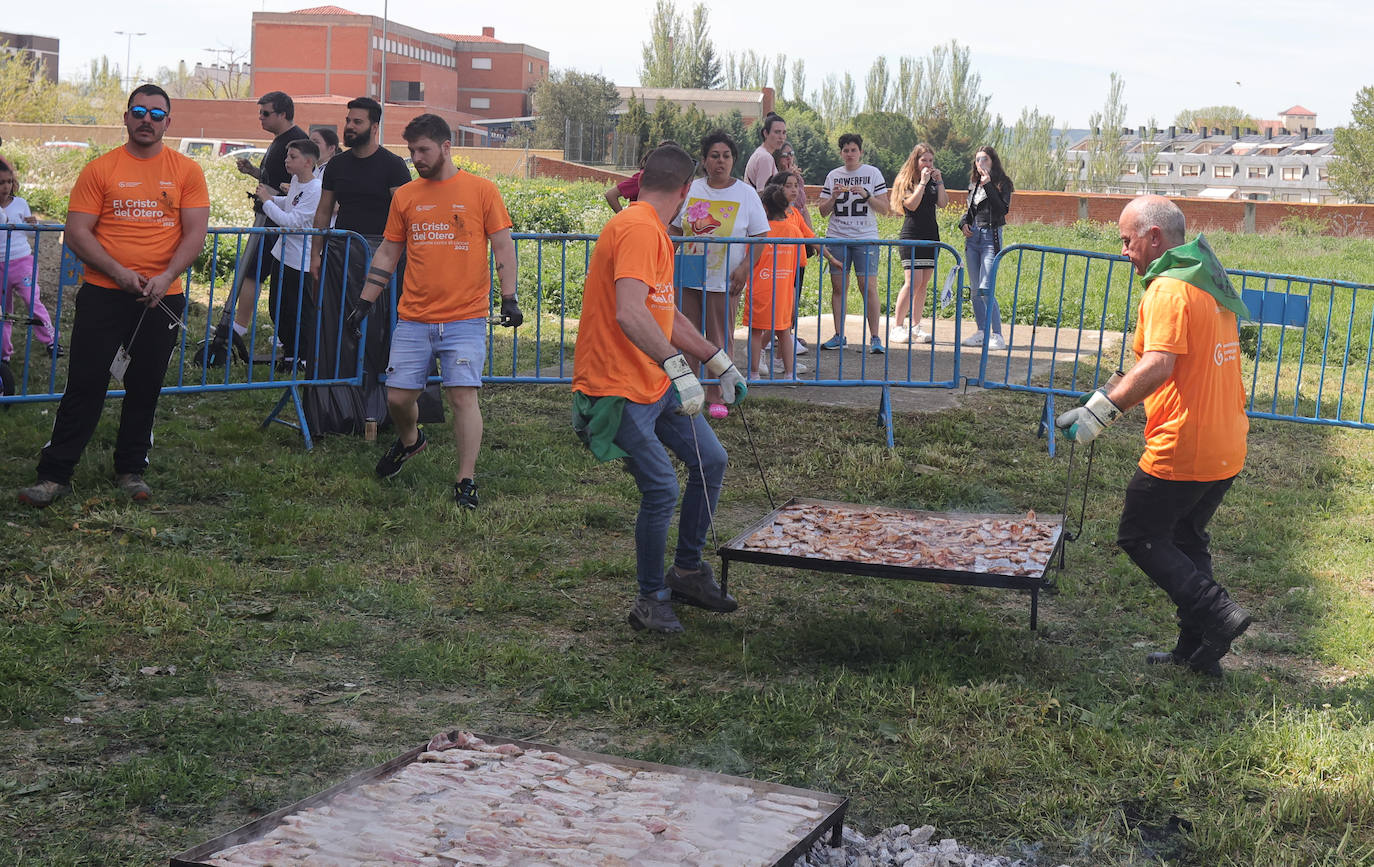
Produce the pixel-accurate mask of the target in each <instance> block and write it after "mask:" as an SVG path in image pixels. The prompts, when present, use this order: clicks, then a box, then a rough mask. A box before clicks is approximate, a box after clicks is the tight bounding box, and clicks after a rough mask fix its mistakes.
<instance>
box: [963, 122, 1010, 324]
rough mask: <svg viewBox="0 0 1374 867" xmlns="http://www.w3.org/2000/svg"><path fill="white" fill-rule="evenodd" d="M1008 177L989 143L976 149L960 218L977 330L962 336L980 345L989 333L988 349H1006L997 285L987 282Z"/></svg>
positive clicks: (1007, 191)
mask: <svg viewBox="0 0 1374 867" xmlns="http://www.w3.org/2000/svg"><path fill="white" fill-rule="evenodd" d="M1011 194H1012V183H1011V178H1009V177H1007V173H1006V172H1005V171H1003V170H1002V161H1001V160H1000V159H998V158H997V151H996V150H995V149H994V148H993V147H992V146H991V145H984V146H983V147H980V148H979V149H978V153H977V154H975V155H974V157H973V171H972V172H971V173H970V175H969V184H968V208H967V210H965V211H964V216H963V217H962V218H960V220H959V229H960V230H961V231H962V232H963V233H964V263H965V266H966V267H967V268H968V282H969V285H970V286H973V287H974V291H973V316H974V319H975V320H976V321H977V323H978V330H977V331H975V332H973V333H972V334H970V335H968V336H967V337H965V338H964V339H963V340H962V341H960V342H961V343H963V345H964V346H981V345H982V344H983V338H984V335H985V334H986V335H989V336H988V339H987V340H988V348H989V349H993V350H1000V349H1006V348H1007V342H1006V341H1005V340H1003V339H1002V314H1001V311H1000V310H998V308H997V294H996V292H995V289H996V287H994V286H991V285H990V284H989V282H988V277H989V272H991V271H992V260H993V259H994V258H996V256H997V254H998V253H1000V252H1001V251H1002V226H1004V225H1005V224H1006V222H1007V211H1008V210H1009V209H1010V208H1011Z"/></svg>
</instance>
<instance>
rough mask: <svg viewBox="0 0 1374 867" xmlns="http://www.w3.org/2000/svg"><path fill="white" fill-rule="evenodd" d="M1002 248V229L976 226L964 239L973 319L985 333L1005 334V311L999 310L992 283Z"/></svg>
mask: <svg viewBox="0 0 1374 867" xmlns="http://www.w3.org/2000/svg"><path fill="white" fill-rule="evenodd" d="M1001 247H1002V230H1001V228H996V229H993V228H990V227H987V226H974V227H973V234H972V235H969V236H968V237H967V238H965V239H964V265H965V267H967V268H968V284H969V286H971V287H973V292H972V293H971V294H972V296H973V318H974V320H976V321H977V323H978V330H979V331H981V332H983V333H984V334H989V333H991V334H1001V333H1002V312H1001V311H1000V310H998V309H997V294H996V292H994V291H993V290H994V289H995V288H996V287H993V286H989V285H988V278H989V277H990V276H991V273H992V260H993V259H995V258H997V251H998V250H999V249H1001Z"/></svg>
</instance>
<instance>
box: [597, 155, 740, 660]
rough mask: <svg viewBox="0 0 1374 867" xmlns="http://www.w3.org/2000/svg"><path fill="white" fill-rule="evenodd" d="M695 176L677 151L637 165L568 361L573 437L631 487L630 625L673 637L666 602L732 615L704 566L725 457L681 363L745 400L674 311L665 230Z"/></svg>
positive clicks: (718, 352)
mask: <svg viewBox="0 0 1374 867" xmlns="http://www.w3.org/2000/svg"><path fill="white" fill-rule="evenodd" d="M695 173H696V166H695V165H694V163H693V162H692V158H691V157H690V156H688V155H687V152H686V151H684V150H683V149H682V148H680V147H677V146H676V145H667V146H664V147H659V148H657V149H655V150H654V151H653V152H652V153H650V154H649V157H648V159H646V160H645V162H644V172H643V175H642V176H641V177H640V181H639V200H638V201H636V202H634V203H633V204H631V205H630V206H629V207H628V208H626V209H625V210H623V211H621V212H620V213H618V214H616V215H615V216H614V217H611V219H610V220H609V221H608V222H607V223H606V227H605V228H604V229H602V231H601V237H600V238H599V239H598V240H597V242H596V249H595V250H593V252H592V260H591V264H590V266H589V267H588V269H587V281H586V286H585V288H584V290H583V295H582V318H581V320H580V322H579V324H578V332H577V346H576V355H575V357H574V361H573V385H572V387H573V392H574V402H573V409H574V416H575V419H576V421H575V426H576V427H577V429H578V432H579V434H580V435H582V436H583V437H584V439H586V440H587V441H588V444H589V445H590V446H591V448H592V452H593V454H595V455H597V457H599V458H601V459H602V460H609V459H610V458H612V457H623V458H624V459H625V469H626V471H628V472H629V473H630V475H632V476H633V477H634V480H635V484H636V485H637V486H638V487H639V492H640V503H639V515H638V517H637V518H636V520H635V563H636V576H637V579H638V583H639V594H638V596H637V598H636V599H635V603H634V606H633V607H632V608H631V609H630V615H629V621H630V625H631V626H633V627H634V628H635V629H650V630H653V631H655V632H664V633H671V632H681V631H682V624H681V623H680V622H679V621H678V619H677V615H676V614H674V613H673V606H672V600H677V601H679V602H684V603H686V604H688V605H696V606H698V607H701V608H706V609H708V610H711V611H722V612H728V611H734V610H735V608H737V607H738V605H737V603H736V602H735V600H734V599H733V598H732V597H731V596H729V594H727V593H725V592H723V591H722V590H721V588H720V585H719V584H717V583H716V581H715V576H714V573H713V572H712V570H711V567H710V565H709V564H707V563H706V562H705V561H703V560H702V559H701V552H702V548H704V547H705V545H706V533H707V531H708V530H709V529H710V526H711V515H712V513H713V512H714V511H715V508H716V502H717V500H718V499H719V498H720V484H721V480H722V479H723V478H724V476H725V464H726V455H725V449H724V448H722V447H721V444H720V441H719V440H717V439H716V436H715V433H713V432H712V430H711V426H710V425H709V424H707V423H706V422H705V420H704V419H702V417H701V410H702V407H703V406H704V404H705V400H706V395H705V392H704V391H703V390H702V387H701V383H700V382H699V381H698V380H697V377H696V374H694V373H693V372H692V371H693V367H694V365H693V364H691V363H689V362H688V361H687V358H686V357H685V356H684V353H685V354H686V355H690V356H692V357H693V358H694V359H696V360H698V361H704V362H705V363H706V369H707V370H708V371H710V372H711V374H712V375H713V376H716V377H719V379H720V385H721V390H722V392H723V393H724V397H725V400H726V401H728V402H729V403H737V402H739V401H741V400H743V399H744V395H745V393H746V392H747V390H748V389H747V388H746V387H745V384H744V377H742V376H740V373H739V371H738V370H737V369H735V365H734V363H733V362H731V361H730V358H729V356H728V355H726V354H725V351H724V350H722V349H720V348H718V347H717V346H715V345H714V344H712V343H711V342H710V341H708V340H707V339H706V338H705V337H703V336H702V335H701V333H700V332H698V331H697V330H696V329H695V328H694V327H693V326H692V323H691V321H690V320H689V319H687V317H686V316H684V315H683V314H682V312H681V311H680V310H678V309H677V307H676V306H675V304H674V298H673V244H672V241H670V240H669V238H668V228H667V226H668V223H669V222H670V221H671V220H672V219H673V217H674V216H676V215H677V213H678V211H679V210H680V209H681V208H682V203H683V202H684V201H686V198H687V189H688V187H689V186H690V184H691V181H692V176H693V175H694V174H695ZM668 450H672V452H673V454H675V455H677V457H678V459H679V460H681V461H682V463H683V464H684V465H686V467H687V492H686V494H685V495H684V496H683V498H682V517H681V520H680V522H679V524H678V536H677V552H676V554H675V556H674V558H673V567H672V568H671V569H669V570H668V572H667V574H666V575H665V574H664V570H663V559H664V556H665V555H666V553H667V548H668V525H669V523H670V522H671V521H672V518H673V510H674V509H675V508H676V507H677V498H678V481H677V472H676V470H675V469H674V467H673V463H672V461H671V460H670V459H669V457H668Z"/></svg>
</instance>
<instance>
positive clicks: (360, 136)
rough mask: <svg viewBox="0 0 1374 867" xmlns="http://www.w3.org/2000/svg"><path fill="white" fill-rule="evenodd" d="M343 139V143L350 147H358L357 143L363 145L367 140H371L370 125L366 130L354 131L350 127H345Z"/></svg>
mask: <svg viewBox="0 0 1374 867" xmlns="http://www.w3.org/2000/svg"><path fill="white" fill-rule="evenodd" d="M343 139H344V144H345V145H347V146H348V147H351V148H355V147H358V146H359V145H365V144H367V143H368V142H370V141H372V127H370V126H369V127H368V128H367V130H366V131H364V132H354V131H353V130H351V129H347V128H345V129H344V134H343Z"/></svg>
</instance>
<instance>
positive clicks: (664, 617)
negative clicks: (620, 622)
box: [626, 596, 682, 635]
mask: <svg viewBox="0 0 1374 867" xmlns="http://www.w3.org/2000/svg"><path fill="white" fill-rule="evenodd" d="M626 619H627V620H629V621H630V625H631V626H633V627H634V628H635V629H636V630H640V629H648V630H650V631H651V632H662V633H663V634H665V635H671V634H673V633H677V632H681V631H682V623H681V622H680V621H679V620H678V619H677V615H676V614H674V613H673V603H671V602H669V601H668V600H667V599H663V600H659V599H654V598H652V597H648V596H638V597H636V598H635V605H634V607H633V608H631V609H630V616H629V617H627V618H626Z"/></svg>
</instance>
